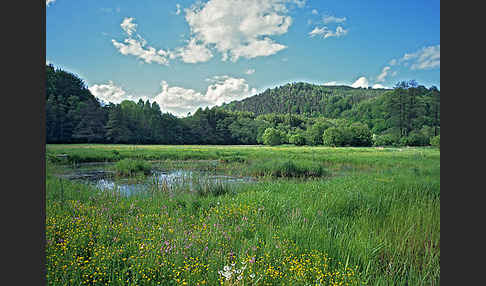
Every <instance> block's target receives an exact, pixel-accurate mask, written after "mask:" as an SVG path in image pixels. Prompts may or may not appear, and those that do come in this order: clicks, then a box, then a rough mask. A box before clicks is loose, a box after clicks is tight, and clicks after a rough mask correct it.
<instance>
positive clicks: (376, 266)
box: [46, 146, 440, 285]
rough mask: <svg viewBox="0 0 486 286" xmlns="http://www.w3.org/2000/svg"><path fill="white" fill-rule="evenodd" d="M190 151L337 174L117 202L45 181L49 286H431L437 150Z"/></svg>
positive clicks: (112, 196)
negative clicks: (221, 285) (321, 168)
mask: <svg viewBox="0 0 486 286" xmlns="http://www.w3.org/2000/svg"><path fill="white" fill-rule="evenodd" d="M55 148H59V149H58V151H60V152H66V153H68V152H69V151H67V150H63V149H62V148H60V147H59V146H55ZM76 148H77V147H76ZM92 148H94V147H92ZM100 148H101V147H100ZM184 148H188V147H184ZM193 148H194V149H197V148H199V149H209V151H208V152H214V153H215V152H216V151H219V152H220V153H219V154H214V155H215V157H220V156H221V154H222V152H224V154H230V153H231V154H234V155H235V156H242V157H244V158H245V163H243V162H229V163H228V164H229V165H228V168H231V171H232V172H234V171H238V170H239V172H240V173H241V174H245V173H246V172H250V171H251V172H254V170H256V169H257V168H262V169H263V167H258V166H256V165H252V164H254V163H255V164H256V162H259V163H262V164H261V165H264V164H265V162H264V161H265V160H267V161H268V162H273V163H275V165H276V166H277V167H275V168H274V167H272V166H273V165H271V166H270V165H269V166H268V170H269V171H268V172H267V173H266V174H270V171H271V170H285V168H286V167H283V166H280V167H278V166H279V164H280V163H285V162H288V161H289V160H290V161H291V162H293V163H295V165H297V166H299V164H301V166H306V167H307V168H308V169H312V168H314V167H312V166H317V165H320V166H325V167H326V170H328V172H333V171H336V170H337V171H340V175H339V176H326V178H325V179H324V178H322V177H316V178H314V179H312V180H302V178H301V179H292V178H293V177H291V178H290V179H288V180H272V179H271V180H263V181H261V182H259V183H257V184H242V185H239V186H238V187H237V188H236V187H232V186H223V189H222V190H224V191H218V187H217V184H213V185H211V184H210V182H206V181H205V180H204V179H203V178H200V181H199V182H200V184H201V186H200V187H196V186H197V179H194V180H195V181H194V182H195V183H196V184H194V185H192V190H193V191H190V189H191V187H190V184H186V185H185V187H187V189H184V188H185V187H182V186H180V188H178V190H179V191H175V189H174V191H173V192H169V191H162V190H163V189H164V188H163V187H161V186H160V185H159V186H157V187H156V188H154V190H158V191H154V192H151V193H150V195H145V196H142V195H134V196H130V197H125V196H120V195H119V194H117V193H116V192H101V191H98V190H96V189H93V188H92V187H89V186H86V185H83V184H79V183H73V182H69V181H64V180H62V181H61V180H59V179H57V178H55V177H53V176H51V175H49V174H48V177H47V179H46V190H47V194H46V195H47V208H46V215H47V220H46V240H47V246H46V255H47V275H48V282H49V284H50V285H59V284H69V285H78V284H81V285H83V284H90V285H104V284H105V283H106V284H109V285H127V284H138V285H158V284H160V285H184V283H186V284H187V285H217V284H224V283H225V282H226V284H228V283H229V282H231V283H234V284H233V285H319V283H320V284H321V285H334V284H339V283H340V282H342V283H343V284H344V285H346V283H347V284H348V285H362V284H367V285H439V284H440V153H439V151H438V150H437V149H430V148H410V149H406V148H405V149H386V148H385V149H374V148H306V147H303V148H290V147H282V148H263V149H262V148H258V147H253V148H247V149H245V148H240V147H224V148H222V147H218V148H216V147H215V148H212V147H204V146H201V147H193ZM160 149H161V150H164V152H168V153H170V152H177V151H178V150H179V147H177V146H176V147H168V146H162V147H160ZM96 150H97V149H95V151H96ZM141 150H142V151H141V152H142V153H143V152H147V153H152V152H154V153H157V152H158V151H159V149H157V148H156V147H150V148H149V147H147V149H144V148H141ZM143 150H145V151H143ZM400 150H401V151H400ZM95 151H93V152H95ZM122 151H123V150H120V155H122V154H123V152H122ZM188 152H191V151H188ZM237 153H238V154H237ZM224 154H223V155H224ZM211 156H212V155H211ZM276 158H279V159H276ZM311 163H312V164H311ZM268 164H270V163H268ZM223 168H224V167H223ZM253 168H255V169H253ZM272 168H274V169H272ZM51 169H52V168H48V172H51V171H50V170H51ZM289 170H293V168H292V167H289ZM294 172H295V170H294ZM297 174H298V172H297ZM324 174H326V173H324ZM269 176H271V175H269ZM297 177H298V176H297ZM191 180H192V179H191ZM204 184H207V185H204ZM224 187H226V189H224ZM198 188H199V191H194V190H197V189H198ZM232 263H234V264H235V265H234V266H232ZM244 265H246V267H245V269H244V270H243V271H242V272H241V273H237V272H236V271H235V272H232V271H233V270H234V269H238V270H242V269H243V268H244ZM225 266H228V267H227V268H226V269H225ZM226 270H227V271H226ZM218 271H222V272H218ZM221 273H223V274H225V275H231V277H230V279H229V280H228V281H226V280H225V279H226V278H224V276H223V275H222V274H221ZM237 274H241V275H242V277H241V280H238V275H237ZM242 282H244V284H243V283H242Z"/></svg>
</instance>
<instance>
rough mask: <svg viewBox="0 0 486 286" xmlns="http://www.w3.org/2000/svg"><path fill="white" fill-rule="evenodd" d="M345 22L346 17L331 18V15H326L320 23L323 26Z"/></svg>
mask: <svg viewBox="0 0 486 286" xmlns="http://www.w3.org/2000/svg"><path fill="white" fill-rule="evenodd" d="M345 21H346V17H342V18H338V17H335V16H331V15H326V16H324V17H322V22H324V24H329V23H343V22H345Z"/></svg>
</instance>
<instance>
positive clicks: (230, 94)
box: [89, 75, 257, 116]
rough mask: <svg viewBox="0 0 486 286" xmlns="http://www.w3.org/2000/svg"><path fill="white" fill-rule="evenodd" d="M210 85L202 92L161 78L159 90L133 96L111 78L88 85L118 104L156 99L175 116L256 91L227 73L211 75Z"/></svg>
mask: <svg viewBox="0 0 486 286" xmlns="http://www.w3.org/2000/svg"><path fill="white" fill-rule="evenodd" d="M207 81H208V82H210V84H209V85H208V87H207V90H206V92H205V93H201V92H198V91H195V90H194V89H190V88H184V87H180V86H170V85H169V84H168V83H167V82H166V81H165V80H163V81H161V84H160V85H161V91H160V92H159V93H158V94H156V95H152V96H147V95H143V96H137V95H135V94H129V93H128V92H126V91H125V90H124V89H123V88H121V87H119V86H117V85H115V84H114V83H113V82H112V81H108V83H107V84H95V85H93V86H91V87H90V88H89V90H90V91H91V93H92V94H93V95H94V96H95V97H97V98H99V99H102V100H103V101H106V102H113V103H120V102H122V101H123V100H132V101H135V102H137V101H138V100H139V99H142V100H143V101H146V100H150V101H151V102H154V101H155V102H157V104H158V105H159V106H160V108H161V110H162V112H169V113H172V114H174V115H176V116H185V115H187V113H188V112H194V111H196V110H197V109H198V108H199V107H201V108H205V107H210V108H211V107H213V106H216V105H220V104H222V103H223V102H226V103H228V102H231V101H233V100H241V99H244V98H246V97H249V96H252V95H254V94H256V92H257V91H256V89H255V88H250V86H249V84H248V83H247V82H246V80H245V79H243V78H233V77H230V76H227V75H223V76H214V77H212V78H210V79H207Z"/></svg>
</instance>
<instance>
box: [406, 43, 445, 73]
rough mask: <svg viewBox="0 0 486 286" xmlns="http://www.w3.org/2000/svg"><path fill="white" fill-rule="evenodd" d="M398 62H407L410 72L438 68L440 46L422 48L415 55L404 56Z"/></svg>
mask: <svg viewBox="0 0 486 286" xmlns="http://www.w3.org/2000/svg"><path fill="white" fill-rule="evenodd" d="M400 62H409V63H410V64H411V66H410V69H412V70H426V69H433V68H440V45H437V46H429V47H423V48H422V49H420V50H419V51H417V52H415V53H411V54H405V55H404V56H403V57H402V58H401V59H400Z"/></svg>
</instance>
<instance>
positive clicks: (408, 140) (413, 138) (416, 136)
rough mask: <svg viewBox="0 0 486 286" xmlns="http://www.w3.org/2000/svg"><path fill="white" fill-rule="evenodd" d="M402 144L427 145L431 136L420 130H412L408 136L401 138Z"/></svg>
mask: <svg viewBox="0 0 486 286" xmlns="http://www.w3.org/2000/svg"><path fill="white" fill-rule="evenodd" d="M399 142H400V145H401V146H426V145H428V144H429V138H427V137H426V136H425V135H423V134H421V133H420V132H416V131H414V132H411V133H410V134H409V135H408V136H404V137H402V138H400V141H399Z"/></svg>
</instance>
